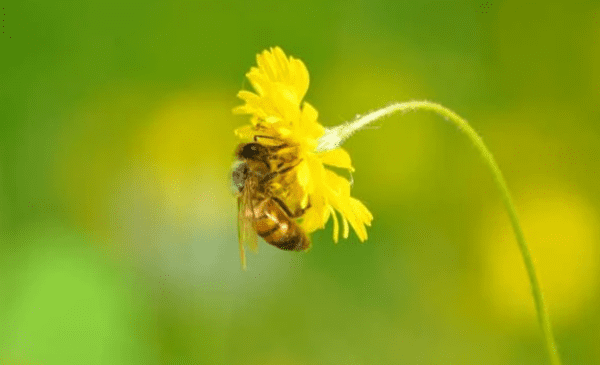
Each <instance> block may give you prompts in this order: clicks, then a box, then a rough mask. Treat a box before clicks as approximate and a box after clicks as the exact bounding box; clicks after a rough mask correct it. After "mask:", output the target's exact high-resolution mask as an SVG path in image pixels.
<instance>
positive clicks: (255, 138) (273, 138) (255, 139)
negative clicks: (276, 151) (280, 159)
mask: <svg viewBox="0 0 600 365" xmlns="http://www.w3.org/2000/svg"><path fill="white" fill-rule="evenodd" d="M259 138H264V139H272V140H276V141H281V138H278V137H271V136H263V135H255V136H254V142H257V143H258V139H259ZM284 145H285V144H284V143H282V144H281V145H279V146H272V147H283V146H284Z"/></svg>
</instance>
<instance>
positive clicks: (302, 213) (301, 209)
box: [290, 200, 312, 218]
mask: <svg viewBox="0 0 600 365" xmlns="http://www.w3.org/2000/svg"><path fill="white" fill-rule="evenodd" d="M310 207H312V205H311V204H310V200H309V201H308V204H307V205H306V208H300V209H298V213H296V214H294V215H293V216H290V218H298V217H302V216H303V215H304V212H306V211H307V210H308V208H310Z"/></svg>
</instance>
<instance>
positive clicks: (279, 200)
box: [271, 196, 295, 218]
mask: <svg viewBox="0 0 600 365" xmlns="http://www.w3.org/2000/svg"><path fill="white" fill-rule="evenodd" d="M271 199H273V200H274V201H275V202H276V203H277V204H279V206H280V207H281V209H283V211H284V212H285V214H287V216H288V217H290V218H295V217H294V216H293V214H292V212H290V208H288V207H287V205H285V203H284V202H283V201H281V199H279V198H278V197H276V196H273V197H271Z"/></svg>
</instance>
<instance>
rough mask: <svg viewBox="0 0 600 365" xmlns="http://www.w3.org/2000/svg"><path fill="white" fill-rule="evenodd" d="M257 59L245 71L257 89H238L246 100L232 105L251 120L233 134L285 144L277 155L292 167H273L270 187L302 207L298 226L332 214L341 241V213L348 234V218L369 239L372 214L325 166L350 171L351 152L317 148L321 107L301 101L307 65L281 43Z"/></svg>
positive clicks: (316, 225)
mask: <svg viewBox="0 0 600 365" xmlns="http://www.w3.org/2000/svg"><path fill="white" fill-rule="evenodd" d="M256 60H257V67H252V68H251V69H250V71H249V72H248V73H247V74H246V77H247V78H248V80H249V81H250V84H251V85H252V87H253V88H254V91H255V92H251V91H246V90H242V91H240V92H239V93H238V97H239V98H240V99H242V100H243V101H244V104H243V105H241V106H238V107H236V108H234V109H233V112H234V114H247V115H250V116H251V118H250V124H249V125H246V126H244V127H241V128H238V129H237V130H236V131H235V134H236V135H237V136H238V137H239V138H240V139H242V140H244V141H252V140H254V141H257V142H258V143H262V144H265V145H268V146H279V147H281V149H279V150H278V151H277V152H275V153H276V154H277V156H275V157H274V158H278V159H282V160H285V161H286V165H288V166H291V168H287V169H283V170H281V171H275V172H276V174H275V175H276V177H275V178H274V179H273V180H272V181H271V183H270V184H271V186H270V189H271V191H272V193H273V194H276V195H277V197H278V198H279V199H280V200H282V201H283V202H284V203H285V204H286V205H287V207H288V208H289V209H290V211H292V212H297V211H302V212H303V214H302V216H301V218H300V219H301V222H300V225H301V227H302V228H303V229H304V230H305V231H306V232H308V233H312V232H314V231H316V230H317V229H322V228H324V227H325V224H326V223H327V221H328V220H329V218H330V217H332V218H333V240H334V241H335V242H337V241H338V237H339V220H338V217H337V214H338V213H339V215H340V217H341V221H342V225H343V233H342V234H343V236H344V238H347V237H348V233H349V227H348V226H349V225H348V223H349V224H350V226H352V228H353V230H354V231H355V232H356V234H357V236H358V238H359V239H360V241H364V240H366V239H367V230H366V227H365V226H370V225H371V221H372V220H373V215H372V214H371V212H370V211H369V210H368V209H367V207H365V205H364V204H363V203H362V202H361V201H359V200H357V199H355V198H353V197H351V196H350V182H349V181H348V180H347V179H346V178H343V177H341V176H340V175H338V174H336V173H335V172H333V171H332V170H330V169H328V168H327V167H326V166H333V167H337V168H342V169H347V170H349V171H351V172H352V171H354V167H353V166H352V163H351V159H350V155H348V153H347V152H346V151H345V150H344V149H342V148H334V149H331V150H328V151H324V152H321V151H322V149H321V150H320V149H317V147H318V146H319V139H320V138H321V137H322V136H323V134H324V133H325V128H324V127H323V126H322V125H321V124H320V123H319V122H318V121H317V119H318V112H317V110H316V109H315V108H314V107H313V106H312V105H310V104H309V103H307V102H306V101H303V99H304V96H305V94H306V92H307V90H308V84H309V76H308V70H307V69H306V66H305V65H304V63H303V62H302V61H300V60H299V59H295V58H293V57H288V56H286V54H285V53H284V52H283V50H282V49H281V48H279V47H275V48H271V49H270V50H265V51H263V52H262V53H260V54H258V55H257V56H256ZM284 156H287V157H284ZM284 170H285V171H284Z"/></svg>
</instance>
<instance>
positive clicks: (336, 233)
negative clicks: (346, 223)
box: [329, 205, 340, 243]
mask: <svg viewBox="0 0 600 365" xmlns="http://www.w3.org/2000/svg"><path fill="white" fill-rule="evenodd" d="M329 210H330V211H331V215H332V216H333V242H334V243H337V242H338V237H339V234H340V226H339V223H338V219H337V216H336V214H335V210H334V209H333V207H332V206H331V205H330V206H329Z"/></svg>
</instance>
